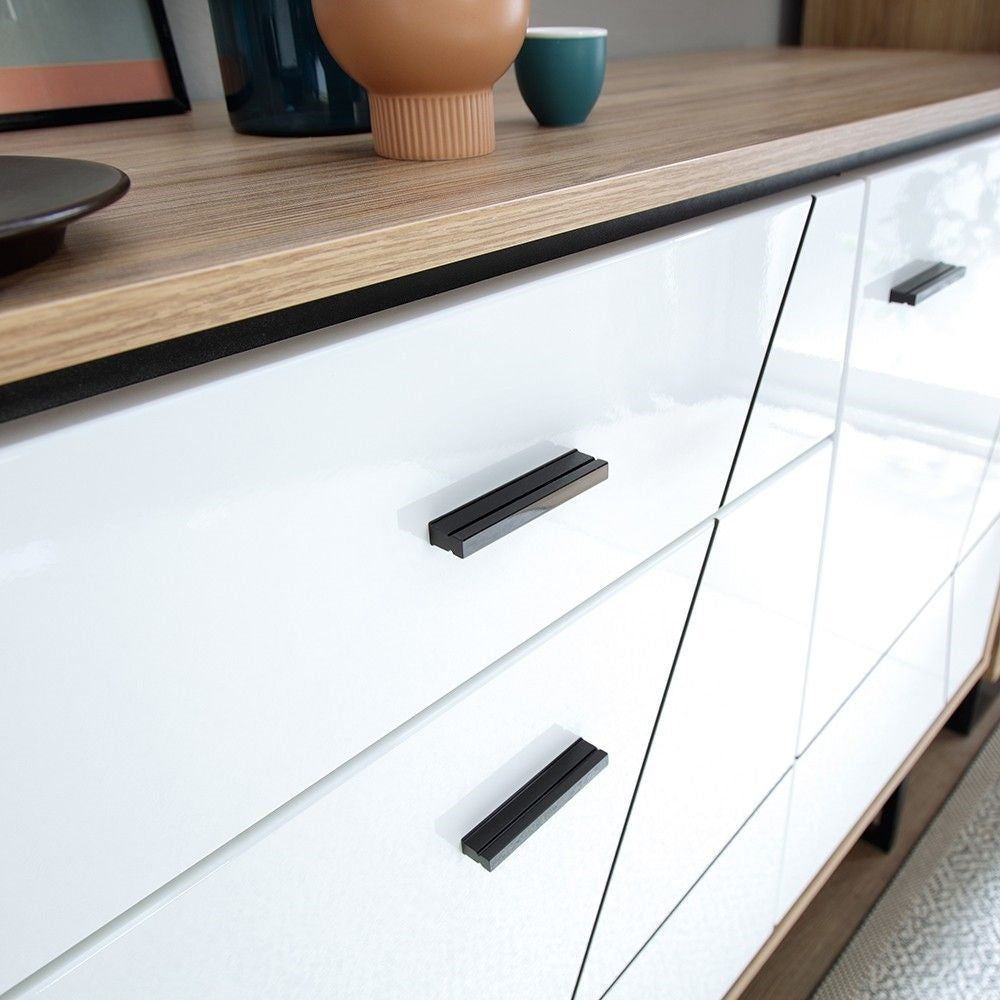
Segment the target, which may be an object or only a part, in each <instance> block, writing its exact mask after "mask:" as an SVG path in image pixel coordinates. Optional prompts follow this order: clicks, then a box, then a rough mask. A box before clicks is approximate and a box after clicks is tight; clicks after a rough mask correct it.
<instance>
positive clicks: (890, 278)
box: [801, 137, 1000, 746]
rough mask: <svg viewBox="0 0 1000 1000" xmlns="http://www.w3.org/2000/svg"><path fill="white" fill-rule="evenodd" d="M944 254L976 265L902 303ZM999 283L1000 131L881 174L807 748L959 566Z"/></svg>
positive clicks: (990, 434)
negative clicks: (894, 295) (901, 293)
mask: <svg viewBox="0 0 1000 1000" xmlns="http://www.w3.org/2000/svg"><path fill="white" fill-rule="evenodd" d="M936 261H944V262H946V263H953V264H961V265H964V266H965V267H967V269H968V271H967V273H966V275H965V277H964V278H963V279H962V280H960V281H958V282H957V283H955V284H953V285H951V286H949V287H947V288H945V289H944V290H943V291H940V292H939V293H938V294H937V295H935V296H933V297H932V298H929V299H927V300H925V301H923V302H921V303H920V304H919V305H917V306H915V307H914V306H907V305H899V304H894V303H890V302H889V301H888V299H889V290H890V288H891V287H892V286H894V285H895V284H897V283H899V282H901V281H903V280H904V279H906V278H908V277H911V276H913V275H914V274H916V273H919V272H920V271H922V270H924V269H925V268H926V267H927V266H929V265H930V264H931V263H934V262H936ZM998 287H1000V139H998V138H996V137H992V138H990V139H987V140H981V141H977V142H974V143H969V144H966V145H963V146H960V147H957V148H954V149H951V150H949V151H945V152H942V153H939V154H935V155H933V156H924V157H921V158H918V159H916V160H912V161H908V162H906V163H905V164H903V165H901V166H897V167H892V168H888V169H885V170H882V171H878V172H876V173H875V174H873V176H872V180H871V187H870V193H869V204H868V220H867V225H866V236H865V242H864V250H863V261H862V272H861V286H860V293H859V294H860V303H859V311H858V315H857V320H856V324H855V329H854V334H853V340H852V346H851V354H850V363H849V369H848V376H847V384H846V395H845V408H844V422H843V426H842V428H841V432H840V446H839V450H838V455H837V459H836V470H835V473H834V491H833V498H832V504H831V514H830V528H829V538H828V541H827V545H826V555H825V557H824V570H823V582H822V585H821V588H820V596H819V607H818V619H817V629H816V641H815V643H814V648H813V651H812V655H811V658H810V669H809V684H808V690H807V697H806V701H805V708H804V714H803V729H802V737H801V745H802V746H804V745H806V744H807V743H808V742H809V741H810V740H811V739H812V738H813V737H814V736H815V734H816V732H818V730H819V728H820V727H821V726H822V725H823V724H824V722H826V720H827V719H829V718H830V716H831V715H832V714H833V712H835V711H836V709H837V707H838V706H839V705H840V704H842V702H843V700H844V699H845V698H846V697H847V695H848V694H849V692H850V691H851V690H852V689H853V688H854V686H855V685H856V684H857V683H858V681H859V680H860V679H861V677H863V676H864V674H865V672H866V671H867V670H868V669H869V668H870V667H871V666H872V665H873V664H874V663H875V662H876V661H877V660H878V658H879V657H880V656H881V655H882V654H883V653H884V652H885V651H886V650H887V649H888V648H889V646H890V645H891V644H892V642H893V641H894V639H895V638H896V637H897V636H898V635H899V633H900V631H901V630H902V629H903V628H904V627H905V625H906V623H907V622H908V621H910V620H911V619H912V618H913V616H914V615H915V614H916V612H917V610H918V609H919V608H920V607H921V606H922V605H923V604H924V602H926V601H927V600H928V599H929V597H930V595H931V594H932V593H934V591H935V590H936V589H937V588H938V587H939V586H940V585H941V583H942V582H943V581H944V580H945V579H946V577H947V576H948V574H949V573H950V572H951V570H952V568H953V567H954V564H955V561H956V559H957V557H958V554H959V551H960V546H961V542H962V538H963V535H964V534H965V530H966V525H967V524H968V522H969V519H970V516H971V514H972V511H973V504H974V500H975V497H976V495H977V492H978V490H979V484H980V481H981V480H982V478H983V472H984V463H985V462H986V459H987V456H988V454H989V452H990V450H991V447H992V442H993V438H994V435H995V431H996V427H997V421H998V418H1000V337H998V336H997V310H996V289H997V288H998ZM987 523H988V522H987Z"/></svg>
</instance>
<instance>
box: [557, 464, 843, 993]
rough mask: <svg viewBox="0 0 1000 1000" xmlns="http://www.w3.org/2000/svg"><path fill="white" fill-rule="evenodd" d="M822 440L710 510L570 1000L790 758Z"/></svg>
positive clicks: (613, 972)
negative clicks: (689, 603)
mask: <svg viewBox="0 0 1000 1000" xmlns="http://www.w3.org/2000/svg"><path fill="white" fill-rule="evenodd" d="M829 467H830V448H829V446H827V447H823V448H821V449H820V450H819V451H818V452H814V453H813V454H812V455H811V456H810V457H809V458H808V459H806V460H805V461H804V462H803V463H802V464H800V465H798V466H797V467H795V468H794V469H792V470H791V471H789V472H787V473H786V474H785V475H783V476H781V477H779V478H778V479H777V481H776V482H772V483H768V484H766V485H765V487H764V488H763V490H762V491H761V492H759V493H757V494H752V495H751V496H750V497H749V498H748V499H747V501H746V502H745V503H744V504H742V505H740V506H737V507H736V508H735V509H734V510H733V511H732V512H731V513H729V514H728V515H727V516H726V517H724V518H722V519H721V520H720V522H719V526H718V530H717V532H716V535H715V538H714V540H713V543H712V547H711V549H710V552H709V556H708V560H707V563H706V569H705V573H704V576H703V579H702V582H701V586H700V588H699V590H698V594H697V597H696V599H695V604H694V608H693V610H692V614H691V619H690V622H689V623H688V627H687V630H686V632H685V635H684V639H683V642H682V645H681V650H680V654H679V657H678V661H677V664H676V667H675V669H674V673H673V676H672V678H671V681H670V685H669V687H668V689H667V695H666V700H665V702H664V706H663V709H662V712H661V714H660V717H659V720H658V722H657V727H656V732H655V735H654V737H653V740H652V743H651V746H650V750H649V754H648V757H647V760H646V764H645V766H644V768H643V772H642V777H641V780H640V782H639V788H638V791H637V793H636V798H635V802H634V803H633V806H632V809H631V811H630V814H629V817H628V820H627V825H626V827H625V830H624V835H623V837H622V842H621V846H620V848H619V851H618V855H617V857H616V859H615V866H614V868H613V870H612V873H611V877H610V880H609V883H608V889H607V893H606V895H605V898H604V901H603V904H602V907H601V911H600V914H599V916H598V919H597V922H596V926H595V929H594V935H593V939H592V941H591V944H590V948H589V951H588V953H587V957H586V961H585V963H584V966H583V973H582V977H581V981H580V986H579V989H578V991H577V994H576V996H577V998H578V1000H596V998H597V997H600V996H602V995H603V994H604V992H605V991H606V990H607V989H608V987H609V986H610V985H611V983H612V982H613V981H614V979H615V978H616V977H617V976H618V974H619V972H620V971H621V970H622V969H623V968H624V967H625V966H626V965H627V963H628V962H629V961H630V959H631V958H632V956H633V955H635V954H636V953H637V952H638V951H639V949H640V948H642V946H643V945H644V944H645V943H646V942H647V941H648V940H649V938H650V937H651V936H652V935H653V934H654V933H655V932H656V929H657V927H659V926H660V923H661V922H662V921H663V919H664V918H665V917H666V916H667V914H668V913H670V911H671V910H672V909H673V908H674V906H676V905H677V902H678V901H679V900H680V898H681V897H682V896H683V894H684V893H685V892H686V891H687V890H688V889H689V888H690V887H691V885H692V884H693V883H694V881H695V879H697V878H698V876H699V875H700V874H701V873H702V872H703V871H704V870H705V869H706V868H707V867H708V865H709V864H710V863H711V862H712V859H713V858H714V857H715V856H716V855H717V854H718V853H719V851H721V850H722V848H723V846H724V845H725V844H726V842H727V841H728V840H729V839H730V838H731V837H732V836H733V834H734V833H735V832H736V831H737V829H738V828H739V827H740V825H741V824H742V823H743V822H744V821H745V820H746V818H747V817H748V816H749V815H750V814H751V813H752V812H753V810H754V809H755V808H756V807H757V805H758V804H759V803H760V802H761V801H762V800H763V799H764V797H765V796H766V795H767V794H768V792H769V791H770V790H771V789H772V788H773V787H774V786H775V785H776V784H777V782H778V781H779V780H780V779H781V776H782V775H783V774H784V773H785V771H786V770H787V769H788V768H789V767H791V765H792V762H793V760H794V756H795V736H796V731H797V727H798V718H799V707H800V704H801V698H802V684H803V680H804V678H805V666H806V654H807V647H808V641H809V626H810V622H811V619H812V611H813V597H814V594H815V587H816V577H817V570H818V562H819V551H820V539H821V535H822V531H823V512H824V508H825V504H826V497H827V487H828V479H829Z"/></svg>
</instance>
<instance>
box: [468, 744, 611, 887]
mask: <svg viewBox="0 0 1000 1000" xmlns="http://www.w3.org/2000/svg"><path fill="white" fill-rule="evenodd" d="M607 763H608V755H607V753H606V752H605V751H604V750H598V749H597V747H595V746H594V745H593V744H591V743H588V742H587V741H586V740H583V739H578V740H577V741H576V742H575V743H573V744H572V745H571V746H569V747H567V748H566V749H565V750H563V752H562V753H561V754H559V756H558V757H556V759H555V760H554V761H552V763H551V764H547V765H546V766H545V767H543V768H542V769H541V771H539V772H538V774H536V775H535V776H534V777H533V778H532V779H531V780H530V781H528V782H526V783H525V784H524V785H522V786H521V787H520V788H519V789H518V790H517V791H516V792H515V793H514V794H513V795H512V796H511V797H510V798H509V799H507V801H506V802H504V803H503V805H500V806H498V807H497V808H496V809H494V810H493V812H491V813H490V814H489V816H487V817H486V819H484V820H483V821H482V823H480V824H479V825H478V826H476V827H474V828H473V829H472V830H470V831H469V832H468V833H467V834H466V835H465V836H464V837H463V838H462V853H463V854H468V856H469V857H470V858H472V860H473V861H478V862H479V864H481V865H482V866H483V867H484V868H485V869H486V870H487V871H488V872H491V871H493V869H494V868H496V866H497V865H498V864H500V862H501V861H503V860H504V859H505V858H508V857H510V855H511V854H512V853H513V852H514V851H515V850H517V848H518V847H520V846H521V844H523V843H524V842H525V841H526V840H527V839H528V838H529V837H530V836H531V835H532V834H533V833H534V832H535V831H536V830H537V829H538V828H539V827H540V826H541V825H542V824H543V823H545V822H546V820H548V819H550V818H551V817H552V816H554V815H555V813H557V812H558V811H559V810H560V809H561V808H562V807H563V806H564V805H565V804H566V803H567V802H569V800H570V799H571V798H573V796H574V795H576V793H577V792H578V791H580V789H581V788H583V786H584V785H585V784H587V782H588V781H590V779H591V778H593V777H594V775H595V774H597V773H598V772H599V771H601V770H603V768H604V767H606V766H607Z"/></svg>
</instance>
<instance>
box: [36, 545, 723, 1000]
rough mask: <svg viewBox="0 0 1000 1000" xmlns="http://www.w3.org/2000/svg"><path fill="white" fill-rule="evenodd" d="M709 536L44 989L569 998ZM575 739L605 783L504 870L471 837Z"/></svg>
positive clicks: (251, 999)
mask: <svg viewBox="0 0 1000 1000" xmlns="http://www.w3.org/2000/svg"><path fill="white" fill-rule="evenodd" d="M707 543H708V532H707V531H706V532H703V533H702V534H701V535H700V536H698V537H697V538H696V539H695V540H694V541H693V542H691V543H689V544H688V545H687V546H685V547H684V548H682V549H681V550H679V551H678V552H677V553H675V554H674V555H672V556H670V557H669V558H667V559H665V560H663V561H661V562H659V563H658V564H656V565H654V566H653V567H652V568H650V569H648V570H647V571H646V572H644V573H643V574H642V575H641V576H639V577H638V578H637V579H636V580H634V581H633V582H631V583H630V584H628V585H627V586H625V587H622V588H620V589H619V590H618V591H617V592H616V593H613V594H612V596H610V597H609V598H608V599H607V600H605V601H604V602H603V603H601V604H600V605H598V606H597V607H596V608H595V609H593V610H591V611H590V612H589V613H588V614H586V615H585V616H583V617H582V618H581V619H579V620H578V621H576V622H574V623H573V624H572V625H570V626H569V627H567V628H566V629H564V630H563V631H561V632H559V633H558V634H556V635H555V636H554V637H553V638H551V639H550V640H549V641H548V642H546V643H544V644H542V645H541V646H539V647H538V648H537V649H536V650H534V651H533V652H532V653H530V654H528V655H527V656H525V657H523V658H522V659H521V660H519V661H518V662H516V663H515V664H514V665H513V666H511V667H509V668H508V669H507V670H506V671H504V672H503V673H501V674H499V676H497V677H495V678H494V679H493V680H492V681H490V683H488V684H486V685H484V686H483V687H481V688H479V689H478V690H477V691H475V692H473V693H472V694H470V695H469V697H468V698H466V699H465V700H464V701H463V702H461V703H460V704H459V705H457V706H456V707H454V708H453V709H451V710H449V711H447V712H445V713H443V714H442V715H440V716H438V717H437V718H436V719H434V720H433V721H431V722H430V723H429V724H428V725H427V726H425V727H424V728H423V729H421V730H420V731H419V732H417V733H416V734H415V735H413V736H412V737H410V738H409V739H408V740H406V741H404V742H403V743H402V744H400V745H398V746H397V747H395V748H394V749H392V750H390V751H389V752H388V753H386V754H385V755H384V756H383V757H381V758H380V759H378V760H376V761H375V762H373V763H372V764H371V765H370V766H369V767H367V768H366V769H364V770H363V771H361V772H360V773H359V774H357V775H356V776H355V777H353V778H352V779H351V780H348V781H347V782H345V783H344V784H341V785H340V786H339V787H337V788H335V789H334V790H333V791H332V792H331V793H330V794H329V795H328V796H326V797H325V798H324V799H322V800H321V801H319V802H318V803H317V804H315V805H314V806H312V807H311V808H310V809H308V810H306V811H305V812H303V813H301V814H300V815H298V816H296V817H295V818H293V819H291V820H290V821H289V822H288V823H286V824H285V825H284V826H282V827H281V828H279V829H278V830H277V831H275V832H274V833H273V834H271V835H270V836H269V837H267V838H266V839H265V840H263V841H261V842H260V843H258V844H256V845H255V846H253V847H251V848H250V849H248V850H247V851H246V852H245V853H243V854H241V855H240V856H238V857H236V858H235V859H233V860H232V861H230V862H229V863H228V864H227V865H225V866H224V867H222V868H220V869H218V870H217V871H216V872H215V873H214V874H212V875H211V876H209V877H208V878H207V879H205V880H203V881H201V882H199V883H198V884H196V885H195V886H194V887H193V888H191V889H190V890H189V891H187V892H186V893H184V894H183V895H180V896H178V897H176V898H175V899H174V900H173V901H172V902H171V903H169V905H167V906H166V907H165V908H163V909H162V910H160V911H158V912H156V913H155V914H154V915H153V916H151V917H150V918H149V919H148V920H146V921H145V922H143V923H141V924H139V925H138V926H136V927H135V928H134V929H133V930H131V931H130V932H129V933H126V934H125V935H124V936H123V937H121V938H120V939H118V940H117V941H115V942H114V943H113V944H111V945H110V946H109V947H108V948H106V949H105V950H103V951H101V952H99V953H98V954H96V955H94V957H92V958H91V959H90V960H89V961H87V962H85V963H84V964H82V965H80V966H79V967H78V968H77V969H76V970H75V971H73V972H71V973H70V974H69V975H68V976H66V977H65V978H62V979H59V980H58V981H57V982H55V984H54V985H53V986H51V987H50V988H48V989H47V990H45V992H44V996H45V997H46V1000H62V998H65V1000H70V998H72V1000H135V997H136V996H139V995H141V996H142V997H143V998H144V1000H178V998H182V997H183V998H188V997H191V998H194V997H211V998H212V1000H258V998H259V1000H274V998H275V997H281V998H282V1000H315V998H317V997H345V998H347V997H357V998H362V997H372V998H375V997H378V998H382V997H384V998H386V1000H388V998H395V997H400V998H402V997H406V998H407V1000H418V998H424V997H425V998H432V1000H439V998H441V997H476V998H484V1000H488V998H497V1000H510V998H511V997H517V998H524V1000H531V998H537V1000H551V998H552V997H568V996H569V995H570V994H571V992H572V989H573V984H574V982H575V979H576V975H577V972H578V969H579V963H580V956H581V955H582V953H583V948H584V945H585V943H586V940H587V935H588V934H589V932H590V929H591V926H592V922H593V915H594V912H595V910H596V908H597V905H598V901H599V899H600V896H601V891H602V890H603V888H604V884H605V879H606V877H607V872H608V868H609V866H610V864H611V858H612V856H613V853H614V849H615V845H616V844H617V841H618V834H619V832H620V830H621V825H622V821H623V818H624V814H625V810H626V807H627V805H628V801H629V799H630V797H631V795H632V791H633V788H634V784H635V780H636V777H637V774H638V770H639V765H640V762H641V760H642V756H643V753H644V751H645V748H646V743H647V740H648V735H649V732H650V729H651V727H652V724H653V717H654V715H655V713H656V708H657V705H658V703H659V697H660V693H661V692H662V689H663V685H664V683H665V681H666V674H667V671H668V669H669V664H670V661H671V658H672V655H673V651H674V649H675V647H676V643H677V640H678V638H679V635H680V632H681V627H682V624H683V621H684V618H685V615H686V614H687V610H688V608H689V605H690V600H691V596H692V593H693V590H694V583H695V579H696V577H697V573H698V571H699V569H700V567H701V563H702V561H703V558H704V553H705V551H706V548H707ZM576 736H583V737H584V738H585V739H588V740H590V741H591V742H593V743H594V744H596V745H597V746H599V747H600V748H602V749H604V750H606V751H607V752H608V755H609V763H608V766H607V767H606V768H605V770H604V771H602V772H601V773H600V774H598V775H597V776H596V777H595V778H594V779H593V780H592V781H591V782H590V783H589V784H588V785H587V786H586V787H584V788H583V789H582V790H581V791H580V792H579V793H578V794H577V795H576V796H575V797H574V798H573V799H571V800H570V801H569V802H568V803H567V804H566V805H564V806H563V808H562V809H561V810H560V811H559V812H557V813H556V814H555V815H554V816H553V817H552V818H551V819H550V820H549V821H548V822H547V823H546V824H545V825H544V826H542V827H541V829H539V830H537V831H536V832H535V833H534V834H533V835H532V836H531V837H530V838H529V839H528V840H527V841H526V842H525V843H524V844H522V846H520V847H519V848H518V849H517V850H516V851H515V852H514V853H513V854H512V855H511V856H510V857H508V858H507V859H506V860H505V861H504V862H502V864H500V866H499V867H498V868H496V869H495V870H494V871H492V872H487V871H486V870H485V869H483V868H481V867H480V866H479V865H477V864H476V863H475V862H473V861H472V860H470V859H469V858H467V857H465V856H464V855H463V854H462V853H461V850H460V846H459V845H460V840H461V838H462V836H463V834H465V833H466V832H467V831H468V830H470V829H471V828H472V827H473V826H475V825H476V824H477V823H478V822H479V821H480V820H482V819H483V818H484V817H485V816H486V815H488V814H489V813H490V812H491V811H492V810H493V809H494V808H496V806H498V805H499V804H500V803H501V802H503V801H504V800H505V799H506V798H507V797H508V796H509V795H510V794H511V793H512V792H514V791H515V790H516V789H517V788H518V787H520V786H521V785H522V784H523V783H524V782H525V781H526V780H528V779H529V778H530V777H531V776H532V775H533V774H535V773H536V772H537V771H538V770H539V769H540V768H541V767H543V766H545V764H547V763H548V762H549V761H550V760H551V759H552V758H554V757H555V756H556V755H557V754H558V753H559V752H560V751H561V750H562V749H564V748H565V747H566V746H568V745H569V743H571V742H572V741H573V739H574V738H575V737H576Z"/></svg>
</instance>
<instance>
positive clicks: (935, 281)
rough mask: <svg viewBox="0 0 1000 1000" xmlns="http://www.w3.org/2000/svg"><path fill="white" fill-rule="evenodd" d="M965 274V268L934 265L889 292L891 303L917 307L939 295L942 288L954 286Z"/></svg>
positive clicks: (950, 265)
mask: <svg viewBox="0 0 1000 1000" xmlns="http://www.w3.org/2000/svg"><path fill="white" fill-rule="evenodd" d="M964 274H965V268H964V267H959V266H958V265H957V264H943V263H937V264H933V265H932V266H931V267H929V268H927V270H926V271H921V272H920V274H915V275H914V276H913V277H912V278H907V280H906V281H904V282H903V283H902V284H900V285H896V286H895V288H893V289H892V291H890V292H889V301H890V302H900V303H902V304H903V305H905V306H915V305H918V304H919V303H921V302H923V301H924V299H929V298H930V297H931V296H932V295H937V293H938V292H940V291H941V289H942V288H947V287H948V286H949V285H951V284H954V282H956V281H958V279H959V278H961V277H962V276H963V275H964Z"/></svg>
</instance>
